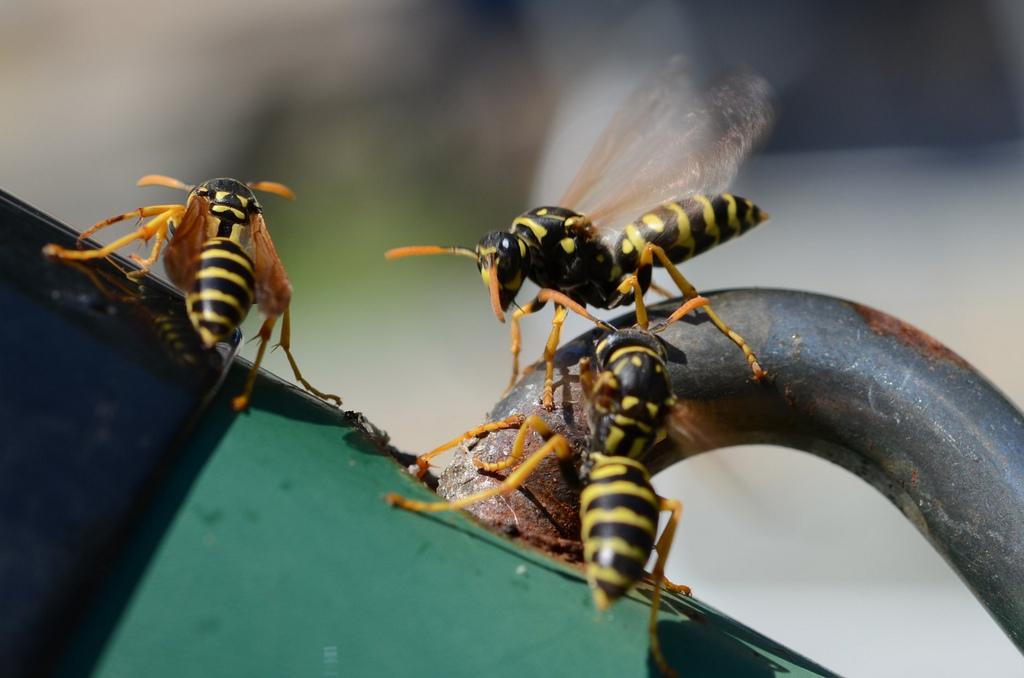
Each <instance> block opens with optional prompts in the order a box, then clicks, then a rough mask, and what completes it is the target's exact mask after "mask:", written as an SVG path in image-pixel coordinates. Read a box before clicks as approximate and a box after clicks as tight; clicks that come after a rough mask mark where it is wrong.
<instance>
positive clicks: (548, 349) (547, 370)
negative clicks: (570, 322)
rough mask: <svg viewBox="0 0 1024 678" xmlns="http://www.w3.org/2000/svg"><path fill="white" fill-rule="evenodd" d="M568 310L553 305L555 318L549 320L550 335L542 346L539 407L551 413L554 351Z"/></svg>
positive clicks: (558, 305) (553, 396)
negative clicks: (542, 375)
mask: <svg viewBox="0 0 1024 678" xmlns="http://www.w3.org/2000/svg"><path fill="white" fill-rule="evenodd" d="M567 313H568V310H567V309H566V308H565V306H562V305H561V304H555V316H554V317H553V318H552V319H551V334H549V335H548V343H547V344H546V345H545V346H544V392H543V395H542V396H541V407H543V408H544V409H545V410H548V411H551V410H553V409H555V351H556V350H557V349H558V340H559V338H560V337H561V335H562V323H564V322H565V316H566V314H567Z"/></svg>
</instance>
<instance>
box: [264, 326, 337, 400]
mask: <svg viewBox="0 0 1024 678" xmlns="http://www.w3.org/2000/svg"><path fill="white" fill-rule="evenodd" d="M277 345H278V346H280V347H281V348H282V349H284V354H285V357H287V358H288V364H289V365H291V366H292V372H293V373H294V374H295V379H296V380H297V381H298V382H299V383H300V384H302V386H303V388H305V389H306V390H307V391H309V392H310V393H312V394H313V395H315V396H316V397H317V398H320V400H330V401H333V402H334V404H335V405H337V406H339V407H341V397H340V396H336V395H334V394H333V393H324V392H322V391H320V390H319V389H317V388H316V387H315V386H313V384H311V383H309V382H308V381H306V378H305V377H303V376H302V372H300V371H299V365H298V363H296V362H295V356H293V355H292V351H291V346H292V319H291V307H289V308H286V309H285V310H284V320H283V321H282V323H281V336H280V337H278V344H277Z"/></svg>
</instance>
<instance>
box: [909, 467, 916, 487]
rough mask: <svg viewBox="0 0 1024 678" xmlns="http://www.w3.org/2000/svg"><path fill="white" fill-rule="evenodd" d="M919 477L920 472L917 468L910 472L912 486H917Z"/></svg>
mask: <svg viewBox="0 0 1024 678" xmlns="http://www.w3.org/2000/svg"><path fill="white" fill-rule="evenodd" d="M917 477H918V472H917V469H916V468H915V469H914V470H913V471H911V472H910V486H911V487H917Z"/></svg>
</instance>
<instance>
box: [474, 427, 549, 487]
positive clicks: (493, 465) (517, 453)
mask: <svg viewBox="0 0 1024 678" xmlns="http://www.w3.org/2000/svg"><path fill="white" fill-rule="evenodd" d="M510 418H511V417H510ZM520 420H521V425H520V427H519V433H518V434H517V435H516V440H515V442H514V443H512V451H511V452H509V453H508V456H506V457H505V458H504V459H502V460H501V461H494V462H487V461H482V460H481V459H480V457H473V463H474V464H475V465H476V467H477V468H478V469H480V470H481V471H487V472H488V473H494V472H496V471H504V470H505V469H507V468H509V467H511V466H515V464H516V462H517V461H519V460H520V459H521V458H522V456H523V449H524V447H525V445H526V436H527V434H528V433H529V432H530V429H533V430H534V431H536V432H537V435H539V436H540V437H541V438H542V439H544V440H549V439H551V437H552V436H554V435H555V433H554V431H552V430H551V429H550V428H549V427H548V425H547V423H546V422H545V421H544V420H543V419H541V418H540V417H538V416H536V415H533V416H530V417H527V418H526V419H525V420H522V417H520Z"/></svg>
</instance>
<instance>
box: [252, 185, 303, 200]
mask: <svg viewBox="0 0 1024 678" xmlns="http://www.w3.org/2000/svg"><path fill="white" fill-rule="evenodd" d="M246 186H248V187H249V188H251V189H253V190H255V191H263V192H265V193H273V194H274V195H279V196H281V197H282V198H288V199H289V200H295V191H293V190H292V189H290V188H288V187H287V186H285V185H284V184H279V183H277V182H276V181H250V182H249V183H247V184H246Z"/></svg>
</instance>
